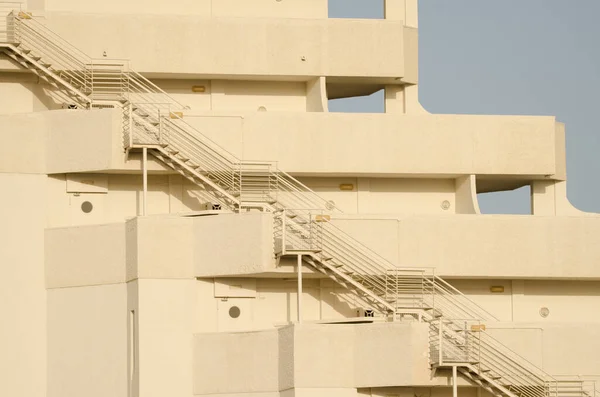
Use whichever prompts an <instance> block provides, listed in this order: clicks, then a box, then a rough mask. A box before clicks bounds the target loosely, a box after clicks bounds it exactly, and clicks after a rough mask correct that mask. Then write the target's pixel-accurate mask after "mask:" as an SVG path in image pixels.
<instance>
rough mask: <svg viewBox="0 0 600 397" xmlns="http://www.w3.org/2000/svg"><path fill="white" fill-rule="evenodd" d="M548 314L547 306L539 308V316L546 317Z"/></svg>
mask: <svg viewBox="0 0 600 397" xmlns="http://www.w3.org/2000/svg"><path fill="white" fill-rule="evenodd" d="M549 314H550V309H548V308H547V307H542V308H541V309H540V316H542V317H543V318H546V317H548V315H549Z"/></svg>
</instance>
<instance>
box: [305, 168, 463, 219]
mask: <svg viewBox="0 0 600 397" xmlns="http://www.w3.org/2000/svg"><path fill="white" fill-rule="evenodd" d="M298 179H299V180H300V181H301V182H302V183H304V184H305V185H306V186H308V187H309V188H310V189H312V190H313V191H315V192H317V194H319V195H320V196H321V197H324V198H326V199H327V200H331V201H333V202H334V203H335V205H336V206H337V207H338V208H339V209H340V210H342V211H344V213H348V214H354V213H359V214H373V215H375V214H403V215H409V214H430V215H445V214H453V213H455V211H456V194H455V181H454V179H436V178H424V179H417V178H351V177H329V178H317V177H299V178H298ZM350 186H352V189H350ZM446 201H447V203H446Z"/></svg>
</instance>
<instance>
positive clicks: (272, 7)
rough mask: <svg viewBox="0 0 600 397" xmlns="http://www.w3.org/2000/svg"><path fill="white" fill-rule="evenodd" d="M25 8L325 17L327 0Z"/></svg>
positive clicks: (57, 0)
mask: <svg viewBox="0 0 600 397" xmlns="http://www.w3.org/2000/svg"><path fill="white" fill-rule="evenodd" d="M29 8H30V9H34V10H38V9H45V10H47V11H73V12H85V13H110V14H136V15H139V14H156V15H198V16H215V17H220V16H228V17H246V18H248V17H278V18H327V0H286V1H282V2H277V1H269V0H257V1H253V2H252V3H249V2H248V1H246V0H195V1H194V0H178V1H176V2H170V3H166V2H164V1H156V0H153V1H145V2H135V1H133V2H127V3H122V2H118V1H114V0H110V1H107V2H102V3H97V2H93V1H73V0H29Z"/></svg>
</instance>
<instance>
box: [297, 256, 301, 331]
mask: <svg viewBox="0 0 600 397" xmlns="http://www.w3.org/2000/svg"><path fill="white" fill-rule="evenodd" d="M301 322H302V254H298V323H301Z"/></svg>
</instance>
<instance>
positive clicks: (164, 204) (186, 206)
mask: <svg viewBox="0 0 600 397" xmlns="http://www.w3.org/2000/svg"><path fill="white" fill-rule="evenodd" d="M75 178H79V179H82V178H83V180H85V181H87V182H89V183H91V182H94V183H99V181H100V180H103V181H105V183H106V189H105V190H104V191H96V190H89V189H85V191H77V190H71V191H69V190H68V185H69V183H70V181H72V180H74V179H75ZM76 189H78V188H76ZM82 190H84V189H82ZM141 190H142V178H141V175H132V174H67V175H64V174H63V175H60V174H58V175H53V176H51V177H49V178H48V193H47V195H48V196H47V205H48V208H49V209H50V211H49V214H48V219H47V225H48V227H65V226H77V225H85V224H103V223H114V222H123V221H124V220H126V219H127V218H131V217H135V216H137V215H139V214H141V209H142V194H141ZM147 197H148V202H147V211H148V212H147V213H148V214H149V215H155V214H163V215H164V214H169V213H180V212H189V211H195V210H200V209H201V204H202V203H204V202H206V201H207V198H206V197H204V196H203V195H202V194H200V192H199V190H198V187H197V186H196V185H193V184H192V183H191V182H189V181H187V180H185V179H183V178H181V177H179V176H170V175H149V177H148V196H147ZM86 201H87V202H90V203H91V204H92V205H93V209H92V211H91V212H89V213H85V212H83V210H82V208H81V205H82V203H84V202H86Z"/></svg>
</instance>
